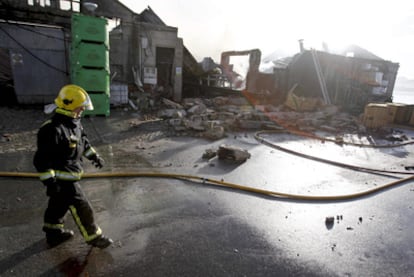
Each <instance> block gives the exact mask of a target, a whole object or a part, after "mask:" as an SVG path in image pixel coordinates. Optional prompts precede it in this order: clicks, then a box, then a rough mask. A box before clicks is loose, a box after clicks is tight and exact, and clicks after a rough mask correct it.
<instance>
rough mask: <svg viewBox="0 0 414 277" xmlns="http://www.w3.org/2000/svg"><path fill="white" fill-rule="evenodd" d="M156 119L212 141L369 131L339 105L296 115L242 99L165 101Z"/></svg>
mask: <svg viewBox="0 0 414 277" xmlns="http://www.w3.org/2000/svg"><path fill="white" fill-rule="evenodd" d="M157 117H159V118H162V119H164V120H166V121H167V122H168V124H169V126H170V127H171V128H173V130H174V131H175V132H176V133H179V132H185V133H186V134H190V135H193V136H198V137H204V138H207V139H212V140H217V139H220V138H223V137H225V136H226V133H227V132H232V131H246V130H272V129H282V128H286V127H292V128H296V129H300V130H303V131H308V132H315V131H325V132H328V133H332V134H335V135H338V134H343V133H345V132H346V133H355V132H359V133H360V132H365V131H366V130H365V127H364V125H363V124H362V122H361V120H360V119H359V118H357V117H355V116H352V115H350V114H347V113H343V112H341V111H340V110H339V108H338V107H336V106H332V105H330V106H320V107H319V109H318V110H317V111H313V112H297V111H292V110H291V109H289V108H288V107H287V106H285V105H280V106H272V105H256V106H253V105H251V104H250V103H249V102H248V101H247V100H246V99H245V98H244V97H243V96H240V97H238V96H229V97H225V96H219V97H215V98H185V99H183V101H182V102H181V103H176V102H173V101H171V100H167V99H165V98H163V99H162V106H161V107H160V108H159V109H158V112H157ZM282 126H283V127H282Z"/></svg>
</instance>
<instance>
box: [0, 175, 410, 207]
mask: <svg viewBox="0 0 414 277" xmlns="http://www.w3.org/2000/svg"><path fill="white" fill-rule="evenodd" d="M38 176H39V175H38V174H37V173H30V172H0V177H25V178H38ZM83 177H84V178H115V177H130V178H131V177H155V178H170V179H181V180H189V181H198V182H199V183H201V184H205V185H214V186H220V187H227V188H231V189H236V190H240V191H246V192H250V193H256V194H261V195H266V196H271V197H275V198H278V199H286V200H302V201H341V200H342V201H343V200H352V199H357V198H362V197H365V196H369V195H372V194H374V193H378V192H380V191H384V190H386V189H389V188H391V187H394V186H397V185H401V184H403V183H406V182H409V181H412V180H414V176H410V177H408V178H404V179H399V180H397V181H394V182H391V183H388V184H385V185H382V186H379V187H375V188H372V189H369V190H366V191H361V192H357V193H352V194H344V195H332V196H329V195H300V194H290V193H282V192H277V191H271V190H264V189H260V188H255V187H249V186H243V185H238V184H234V183H229V182H224V181H219V180H215V179H210V178H203V177H199V176H194V175H185V174H174V173H153V172H132V171H125V172H100V173H86V174H84V176H83Z"/></svg>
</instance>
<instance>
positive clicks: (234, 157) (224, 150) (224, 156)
mask: <svg viewBox="0 0 414 277" xmlns="http://www.w3.org/2000/svg"><path fill="white" fill-rule="evenodd" d="M217 156H218V158H219V159H220V160H226V161H234V162H238V163H242V162H245V161H246V160H247V159H249V158H250V156H251V155H250V153H249V152H248V151H247V150H244V149H242V148H239V147H236V146H229V145H224V144H223V145H220V147H219V149H218V151H217Z"/></svg>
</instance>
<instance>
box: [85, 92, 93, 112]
mask: <svg viewBox="0 0 414 277" xmlns="http://www.w3.org/2000/svg"><path fill="white" fill-rule="evenodd" d="M82 106H84V107H85V110H87V111H92V110H93V104H92V101H91V98H90V97H89V95H88V94H86V99H85V101H84V102H83V103H82Z"/></svg>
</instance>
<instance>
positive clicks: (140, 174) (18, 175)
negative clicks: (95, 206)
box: [0, 130, 414, 201]
mask: <svg viewBox="0 0 414 277" xmlns="http://www.w3.org/2000/svg"><path fill="white" fill-rule="evenodd" d="M273 132H279V133H280V132H283V130H276V131H260V132H257V133H256V134H255V138H256V140H258V141H259V142H260V143H262V144H265V145H267V146H270V147H273V148H275V149H278V150H280V151H284V152H287V153H290V154H293V155H297V156H300V157H303V158H307V159H312V160H315V161H319V162H323V163H328V164H331V165H333V166H339V167H343V168H348V169H351V170H356V171H362V172H366V173H374V174H379V173H384V174H385V173H391V174H410V175H411V176H409V177H407V178H401V179H398V180H396V181H393V182H390V183H387V184H384V185H381V186H378V187H375V188H372V189H368V190H365V191H361V192H356V193H351V194H343V195H303V194H291V193H283V192H278V191H271V190H265V189H260V188H256V187H252V186H245V185H240V184H235V183H230V182H225V181H223V180H216V179H211V178H204V177H200V176H195V175H188V174H176V173H156V172H135V171H123V172H99V173H85V174H83V178H116V177H128V178H137V177H148V178H167V179H180V180H186V181H193V182H198V183H201V184H204V185H211V186H219V187H226V188H231V189H235V190H240V191H246V192H250V193H255V194H261V195H266V196H271V197H274V198H277V199H285V200H287V199H290V200H302V201H344V200H352V199H357V198H362V197H366V196H369V195H372V194H375V193H379V192H381V191H385V190H386V189H389V188H392V187H395V186H398V185H402V184H404V183H407V182H410V181H412V180H414V175H413V174H412V173H410V172H407V171H388V170H379V169H373V168H365V167H360V166H354V165H349V164H345V163H339V162H336V161H331V160H326V159H322V158H319V157H315V156H310V155H307V154H304V153H300V152H296V151H293V150H289V149H286V148H283V147H281V146H278V145H276V144H274V143H272V142H271V141H269V140H267V139H265V138H263V137H261V135H262V134H263V133H273ZM0 177H11V178H38V177H39V174H38V173H31V172H0ZM393 177H394V176H393Z"/></svg>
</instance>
